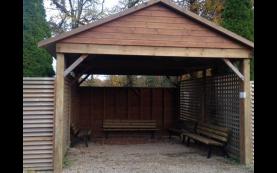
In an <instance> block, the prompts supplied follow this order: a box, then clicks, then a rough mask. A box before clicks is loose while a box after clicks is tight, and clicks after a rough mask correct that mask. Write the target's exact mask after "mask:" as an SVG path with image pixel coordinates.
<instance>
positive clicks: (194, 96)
mask: <svg viewBox="0 0 277 173" xmlns="http://www.w3.org/2000/svg"><path fill="white" fill-rule="evenodd" d="M203 89H204V88H203V79H194V80H187V81H182V82H181V84H180V119H181V120H187V119H189V120H199V119H200V115H201V100H202V96H203V95H202V93H203Z"/></svg>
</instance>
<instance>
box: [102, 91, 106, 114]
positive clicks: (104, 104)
mask: <svg viewBox="0 0 277 173" xmlns="http://www.w3.org/2000/svg"><path fill="white" fill-rule="evenodd" d="M103 108H104V110H103V114H104V119H105V118H106V89H105V88H103Z"/></svg>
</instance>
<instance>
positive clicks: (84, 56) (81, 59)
mask: <svg viewBox="0 0 277 173" xmlns="http://www.w3.org/2000/svg"><path fill="white" fill-rule="evenodd" d="M86 57H88V55H82V56H80V57H79V58H78V59H77V60H76V61H75V62H74V63H72V64H71V65H70V66H69V67H68V68H67V69H66V70H65V71H64V77H66V76H67V75H68V74H69V73H70V72H71V71H72V70H74V69H75V68H76V67H77V66H78V65H79V64H80V63H81V62H82V61H83V60H84V59H85V58H86Z"/></svg>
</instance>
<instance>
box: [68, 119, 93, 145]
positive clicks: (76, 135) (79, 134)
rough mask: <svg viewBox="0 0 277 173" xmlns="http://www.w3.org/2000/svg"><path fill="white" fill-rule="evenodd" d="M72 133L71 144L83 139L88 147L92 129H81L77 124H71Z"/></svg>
mask: <svg viewBox="0 0 277 173" xmlns="http://www.w3.org/2000/svg"><path fill="white" fill-rule="evenodd" d="M70 133H71V140H72V141H71V146H74V144H75V143H76V142H77V141H79V140H81V141H84V142H85V145H86V147H88V140H89V139H90V135H91V130H90V129H80V128H78V127H77V126H76V125H75V124H71V127H70Z"/></svg>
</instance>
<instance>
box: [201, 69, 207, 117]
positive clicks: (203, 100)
mask: <svg viewBox="0 0 277 173" xmlns="http://www.w3.org/2000/svg"><path fill="white" fill-rule="evenodd" d="M202 72H203V76H202V79H203V83H202V84H203V86H202V104H201V121H202V122H205V121H206V117H205V116H206V108H205V106H206V70H203V71H202Z"/></svg>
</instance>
